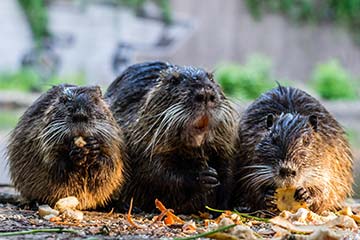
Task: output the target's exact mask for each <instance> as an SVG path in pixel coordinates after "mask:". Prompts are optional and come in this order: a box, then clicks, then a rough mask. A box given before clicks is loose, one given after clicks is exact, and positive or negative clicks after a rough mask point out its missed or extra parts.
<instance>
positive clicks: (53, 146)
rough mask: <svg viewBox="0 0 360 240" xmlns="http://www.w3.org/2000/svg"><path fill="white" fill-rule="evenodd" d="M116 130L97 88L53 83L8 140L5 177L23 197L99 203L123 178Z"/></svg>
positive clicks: (82, 204)
mask: <svg viewBox="0 0 360 240" xmlns="http://www.w3.org/2000/svg"><path fill="white" fill-rule="evenodd" d="M123 151H124V148H123V139H122V132H121V130H120V128H119V127H118V125H117V123H116V121H115V119H114V118H113V116H112V113H111V112H110V110H109V108H108V105H107V104H106V103H105V102H104V100H103V98H102V95H101V90H100V88H99V87H77V86H72V85H59V86H54V87H52V88H51V89H50V90H48V91H47V92H46V93H44V94H42V95H41V96H40V97H39V98H38V99H37V100H36V101H35V102H34V103H33V104H32V105H31V106H30V107H29V108H28V109H27V110H26V112H25V113H24V115H23V116H22V117H21V119H20V121H19V123H18V124H17V126H16V128H15V129H14V130H13V132H12V134H11V137H10V141H9V145H8V160H9V165H10V174H11V179H12V181H13V183H14V185H15V188H16V189H17V190H19V192H20V193H21V195H22V196H23V197H25V198H26V199H27V200H31V201H38V202H41V203H48V204H50V205H54V203H55V202H56V201H57V200H59V199H60V198H64V197H68V196H75V197H77V198H78V200H79V202H80V204H79V206H78V208H79V209H87V208H95V207H96V206H102V205H104V204H105V203H106V202H107V200H109V199H110V196H111V194H112V193H113V192H114V191H115V190H117V189H119V188H120V187H121V185H122V184H123V182H124V173H123V166H124V162H123V161H124V152H123Z"/></svg>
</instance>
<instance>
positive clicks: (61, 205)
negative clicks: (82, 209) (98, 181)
mask: <svg viewBox="0 0 360 240" xmlns="http://www.w3.org/2000/svg"><path fill="white" fill-rule="evenodd" d="M77 205H79V200H78V199H77V198H76V197H67V198H62V199H60V200H59V201H57V202H56V204H55V209H56V210H59V211H60V212H64V211H65V210H67V209H75V208H76V206H77Z"/></svg>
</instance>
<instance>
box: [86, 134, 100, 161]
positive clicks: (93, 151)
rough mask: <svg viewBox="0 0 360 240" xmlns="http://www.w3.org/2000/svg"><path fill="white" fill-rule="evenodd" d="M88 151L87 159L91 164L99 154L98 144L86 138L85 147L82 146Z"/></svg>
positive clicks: (96, 141) (91, 138)
mask: <svg viewBox="0 0 360 240" xmlns="http://www.w3.org/2000/svg"><path fill="white" fill-rule="evenodd" d="M84 148H86V149H87V150H88V158H89V160H90V161H91V162H92V161H93V160H94V159H96V157H97V156H98V155H99V153H100V144H99V142H98V140H97V139H95V138H94V137H87V138H86V145H85V146H84Z"/></svg>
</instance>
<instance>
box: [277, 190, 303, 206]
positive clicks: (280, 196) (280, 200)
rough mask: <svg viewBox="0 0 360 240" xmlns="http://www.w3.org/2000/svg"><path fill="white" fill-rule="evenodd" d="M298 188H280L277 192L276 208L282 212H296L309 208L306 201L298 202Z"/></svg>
mask: <svg viewBox="0 0 360 240" xmlns="http://www.w3.org/2000/svg"><path fill="white" fill-rule="evenodd" d="M295 191H296V187H287V188H278V189H276V192H275V198H276V206H277V208H278V209H279V210H280V211H284V210H287V211H290V212H296V211H297V210H298V209H299V208H307V204H306V203H305V202H304V201H296V200H295V198H294V194H295Z"/></svg>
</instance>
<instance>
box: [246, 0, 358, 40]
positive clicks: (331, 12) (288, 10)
mask: <svg viewBox="0 0 360 240" xmlns="http://www.w3.org/2000/svg"><path fill="white" fill-rule="evenodd" d="M246 4H247V7H248V9H249V11H250V12H251V13H252V15H253V16H254V17H255V18H257V19H259V18H261V16H262V14H263V13H264V12H274V13H281V14H283V15H285V16H286V17H288V18H289V19H291V20H294V21H297V22H314V23H323V22H327V23H328V22H330V23H336V24H340V25H344V26H345V27H347V28H348V29H349V30H350V32H352V33H353V36H354V40H355V41H356V42H357V43H359V44H360V0H271V1H263V0H246Z"/></svg>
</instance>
